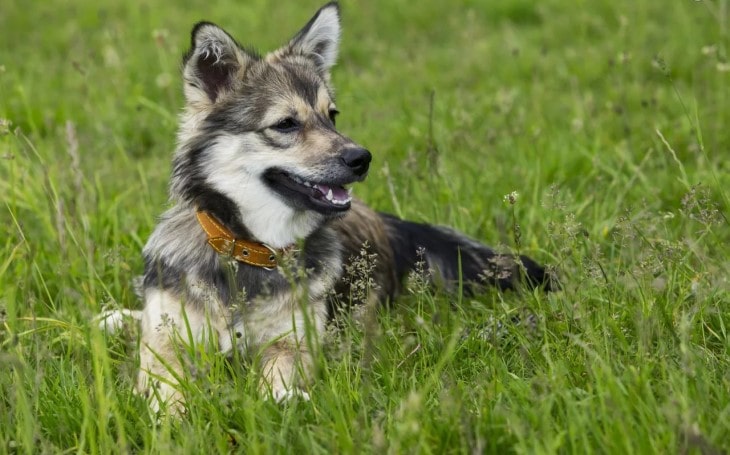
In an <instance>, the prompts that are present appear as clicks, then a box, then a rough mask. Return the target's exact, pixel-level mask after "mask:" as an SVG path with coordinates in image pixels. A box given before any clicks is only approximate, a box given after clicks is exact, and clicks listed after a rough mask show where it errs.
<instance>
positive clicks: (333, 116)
mask: <svg viewBox="0 0 730 455" xmlns="http://www.w3.org/2000/svg"><path fill="white" fill-rule="evenodd" d="M339 113H340V111H338V110H337V109H330V121H331V122H332V124H333V125H335V119H336V118H337V114H339Z"/></svg>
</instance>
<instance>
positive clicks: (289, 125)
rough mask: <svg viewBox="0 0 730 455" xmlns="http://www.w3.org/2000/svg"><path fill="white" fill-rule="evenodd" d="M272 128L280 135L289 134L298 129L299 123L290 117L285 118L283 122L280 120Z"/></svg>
mask: <svg viewBox="0 0 730 455" xmlns="http://www.w3.org/2000/svg"><path fill="white" fill-rule="evenodd" d="M272 128H274V129H275V130H276V131H278V132H280V133H291V132H293V131H296V130H298V129H299V122H298V121H296V120H295V119H293V118H291V117H287V118H285V119H284V120H280V121H279V123H277V124H276V125H274V126H273V127H272Z"/></svg>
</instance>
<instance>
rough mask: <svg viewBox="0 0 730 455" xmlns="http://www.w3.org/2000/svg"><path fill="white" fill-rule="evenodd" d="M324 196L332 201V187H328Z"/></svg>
mask: <svg viewBox="0 0 730 455" xmlns="http://www.w3.org/2000/svg"><path fill="white" fill-rule="evenodd" d="M325 197H326V198H327V200H328V201H332V197H333V195H332V188H330V190H329V191H327V196H325Z"/></svg>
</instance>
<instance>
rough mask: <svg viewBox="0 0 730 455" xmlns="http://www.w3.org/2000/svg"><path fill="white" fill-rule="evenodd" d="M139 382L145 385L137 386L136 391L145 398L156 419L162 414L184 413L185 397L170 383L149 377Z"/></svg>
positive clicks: (175, 415)
mask: <svg viewBox="0 0 730 455" xmlns="http://www.w3.org/2000/svg"><path fill="white" fill-rule="evenodd" d="M141 373H142V372H141ZM142 374H143V375H144V376H146V374H144V373H142ZM140 382H141V383H144V384H145V386H144V387H137V393H139V394H140V395H142V396H143V397H144V398H145V399H146V401H147V406H149V410H150V412H151V413H152V414H153V415H155V416H157V418H158V419H159V418H161V417H163V416H171V417H178V416H182V415H184V414H185V412H186V408H185V399H184V398H183V396H182V394H181V393H180V391H178V390H177V389H176V388H175V387H173V386H172V385H171V384H167V383H165V382H161V381H157V380H155V381H151V380H149V379H147V380H140Z"/></svg>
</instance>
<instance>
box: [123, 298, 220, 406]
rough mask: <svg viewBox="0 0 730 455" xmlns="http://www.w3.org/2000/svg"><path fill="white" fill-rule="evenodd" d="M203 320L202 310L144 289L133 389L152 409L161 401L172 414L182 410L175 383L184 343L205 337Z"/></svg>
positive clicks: (181, 399)
mask: <svg viewBox="0 0 730 455" xmlns="http://www.w3.org/2000/svg"><path fill="white" fill-rule="evenodd" d="M207 321H208V320H207V318H206V316H205V313H204V311H202V309H200V308H198V307H197V306H195V305H193V304H190V305H186V304H185V302H184V301H183V300H182V299H181V298H179V297H177V296H176V295H174V294H173V293H171V292H169V291H165V290H161V289H147V290H146V291H145V308H144V311H143V313H142V323H141V329H142V336H141V340H140V354H139V356H140V368H139V375H138V377H137V391H138V392H139V393H140V394H142V395H144V396H146V397H147V398H148V399H149V404H150V408H151V409H152V410H153V411H158V410H159V409H160V404H161V403H165V405H166V408H167V411H168V413H170V414H173V415H175V414H180V413H181V412H182V411H183V410H184V400H183V396H182V394H181V393H180V390H179V389H178V385H179V379H180V378H181V377H182V376H184V374H183V368H184V359H185V355H186V350H185V349H186V347H185V346H186V345H188V346H189V345H191V344H192V343H196V342H204V341H205V340H206V338H207V336H206V327H208V326H209V324H208V323H207Z"/></svg>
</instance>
